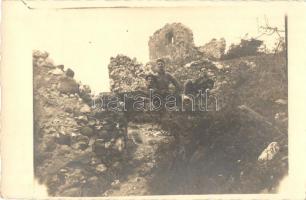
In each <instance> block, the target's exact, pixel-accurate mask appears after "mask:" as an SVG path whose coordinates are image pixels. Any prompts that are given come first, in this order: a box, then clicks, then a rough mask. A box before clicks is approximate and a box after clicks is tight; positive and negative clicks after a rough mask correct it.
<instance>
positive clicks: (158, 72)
mask: <svg viewBox="0 0 306 200" xmlns="http://www.w3.org/2000/svg"><path fill="white" fill-rule="evenodd" d="M165 68H166V63H165V61H164V60H163V59H158V60H157V61H156V65H155V66H152V69H151V70H152V73H151V74H149V75H147V76H146V82H147V89H149V90H153V91H154V92H156V93H158V94H160V95H162V96H166V95H168V94H170V93H171V91H170V86H171V85H173V86H174V92H172V93H173V94H175V95H183V97H184V98H187V99H188V98H189V97H188V96H190V95H192V96H196V95H198V94H200V91H202V92H205V91H206V90H210V89H212V88H213V87H214V81H213V80H212V79H210V78H209V77H208V76H207V74H206V73H204V74H203V75H201V76H200V78H197V79H189V80H187V81H186V82H185V83H184V85H183V86H181V84H180V83H179V81H178V80H177V79H176V78H175V77H174V76H172V75H171V74H170V73H168V72H167V71H166V69H165Z"/></svg>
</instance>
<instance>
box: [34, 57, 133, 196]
mask: <svg viewBox="0 0 306 200" xmlns="http://www.w3.org/2000/svg"><path fill="white" fill-rule="evenodd" d="M33 69H34V90H33V92H34V147H35V148H34V157H35V160H34V166H35V176H36V178H37V179H38V180H39V182H40V183H42V184H45V185H46V186H47V188H48V192H49V194H50V195H53V196H96V195H97V196H99V195H101V194H103V192H104V191H106V190H107V188H108V187H110V186H111V184H112V182H113V181H114V180H116V173H117V171H118V170H117V168H120V163H121V159H122V156H121V155H122V152H123V149H124V148H125V147H124V140H125V136H126V126H127V123H126V120H125V117H124V116H123V113H115V112H108V111H107V110H103V109H93V108H92V107H91V99H90V96H91V95H90V89H89V88H88V86H86V85H85V86H84V85H80V84H79V83H78V82H77V81H76V80H74V78H73V76H74V72H73V71H72V70H71V69H69V68H67V69H65V67H64V66H63V65H59V66H55V65H53V64H52V62H49V59H48V53H46V52H41V51H34V53H33Z"/></svg>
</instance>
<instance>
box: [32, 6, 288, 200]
mask: <svg viewBox="0 0 306 200" xmlns="http://www.w3.org/2000/svg"><path fill="white" fill-rule="evenodd" d="M221 12H222V15H220V13H221ZM40 14H41V13H40ZM39 16H43V17H41V18H39V19H38V18H36V19H35V20H36V22H37V24H39V27H36V28H37V31H36V32H35V33H33V35H32V37H34V38H35V41H36V43H35V45H33V46H35V47H34V48H33V49H32V50H33V52H32V58H31V59H32V62H33V115H34V116H33V118H34V119H33V129H34V130H33V132H34V133H33V148H34V150H33V153H34V157H33V159H34V176H35V183H36V184H35V185H36V190H37V191H39V192H40V193H45V195H47V196H54V197H106V196H148V195H149V196H154V195H208V194H276V193H279V192H280V191H281V190H282V189H284V188H282V183H283V181H284V180H285V179H286V177H287V176H288V56H287V55H288V54H287V49H288V45H287V38H288V31H287V29H288V16H287V15H286V13H284V12H264V11H254V12H249V10H247V9H246V10H243V9H240V10H237V11H233V10H232V9H230V7H209V6H207V7H189V8H180V7H168V8H101V9H81V10H78V12H75V10H73V9H63V10H57V9H55V10H48V11H45V12H44V13H43V14H41V15H39ZM289 17H290V16H289Z"/></svg>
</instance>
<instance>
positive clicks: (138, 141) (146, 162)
mask: <svg viewBox="0 0 306 200" xmlns="http://www.w3.org/2000/svg"><path fill="white" fill-rule="evenodd" d="M128 138H129V140H128V147H127V149H128V151H129V152H128V155H129V159H128V162H127V163H126V165H125V166H124V167H125V169H124V170H123V173H122V175H123V177H122V178H121V180H120V179H119V180H116V181H115V182H113V184H112V185H113V186H112V188H111V189H109V190H108V191H107V192H106V193H105V195H107V196H108V195H112V196H120V195H149V194H150V192H149V190H150V189H149V185H148V184H149V182H150V181H151V179H152V171H153V170H154V169H156V167H157V162H156V159H157V150H158V149H159V146H160V145H164V144H165V143H168V142H170V141H171V139H172V138H173V137H171V136H169V134H167V133H166V132H164V131H162V130H161V129H160V128H159V127H158V126H157V125H155V124H150V123H146V124H135V123H130V124H129V128H128ZM125 172H129V173H125ZM124 174H129V175H128V176H127V177H124Z"/></svg>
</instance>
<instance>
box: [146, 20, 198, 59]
mask: <svg viewBox="0 0 306 200" xmlns="http://www.w3.org/2000/svg"><path fill="white" fill-rule="evenodd" d="M149 53H150V59H151V60H155V59H157V58H169V59H170V60H171V61H172V62H174V63H176V64H186V63H187V62H189V61H191V60H193V59H195V58H196V57H197V55H198V50H197V49H196V47H195V45H194V41H193V33H192V31H191V30H190V29H189V28H187V27H186V26H184V25H183V24H181V23H172V24H166V25H165V26H164V27H162V28H161V29H159V30H157V31H156V32H155V33H154V34H153V36H151V37H150V39H149Z"/></svg>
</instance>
